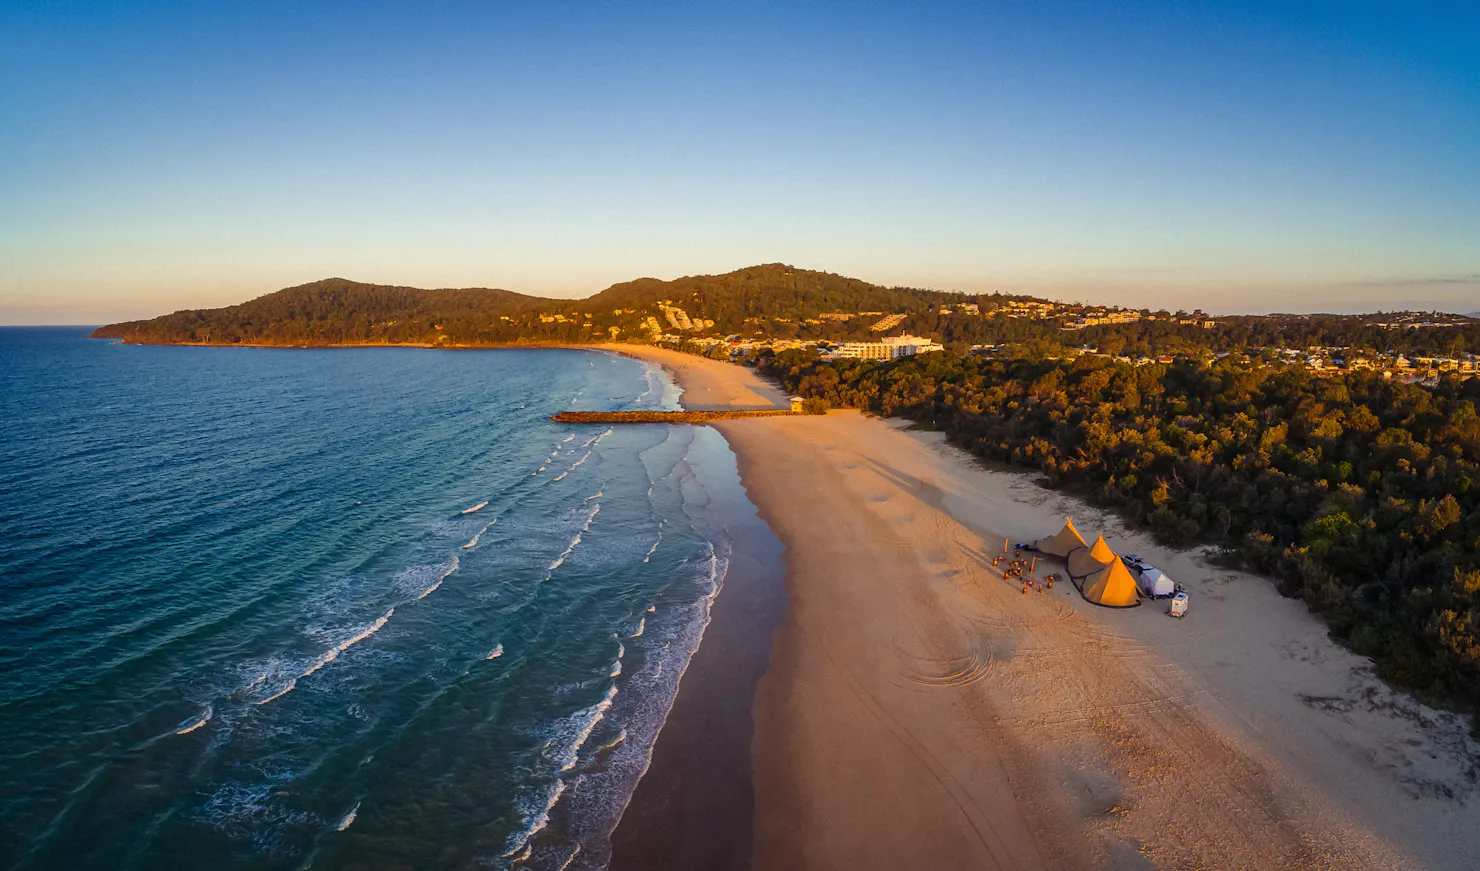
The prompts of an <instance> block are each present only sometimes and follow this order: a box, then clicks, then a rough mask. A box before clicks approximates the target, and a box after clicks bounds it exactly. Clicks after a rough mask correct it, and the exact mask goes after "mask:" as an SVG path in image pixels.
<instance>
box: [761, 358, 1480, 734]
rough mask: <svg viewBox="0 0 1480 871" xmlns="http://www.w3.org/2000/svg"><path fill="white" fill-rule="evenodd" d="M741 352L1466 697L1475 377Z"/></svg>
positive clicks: (1470, 678)
mask: <svg viewBox="0 0 1480 871" xmlns="http://www.w3.org/2000/svg"><path fill="white" fill-rule="evenodd" d="M758 362H759V365H760V367H761V369H762V371H764V372H766V373H768V374H770V375H772V376H773V377H776V378H778V379H779V380H780V381H781V382H782V383H783V384H784V385H785V387H786V389H788V390H791V391H793V392H796V393H799V394H801V395H802V396H806V397H818V398H821V399H823V400H826V401H827V402H829V403H830V404H832V405H834V406H846V407H852V408H859V409H863V410H866V411H871V412H874V413H877V414H881V415H889V416H898V417H903V418H908V419H911V420H915V421H920V422H922V423H924V424H928V425H929V426H931V427H934V428H937V429H939V430H942V431H944V432H945V433H946V434H947V435H948V436H949V437H950V439H951V440H952V441H953V442H955V443H956V444H958V445H960V446H962V447H965V448H967V449H968V450H970V451H972V452H974V453H976V454H977V455H979V456H982V457H985V458H991V459H994V460H1003V461H1007V462H1010V463H1013V464H1015V465H1018V466H1022V467H1026V468H1031V469H1037V470H1039V471H1041V472H1042V473H1043V474H1044V475H1045V476H1046V477H1047V479H1048V481H1049V483H1050V484H1052V485H1053V486H1057V487H1063V488H1067V489H1070V490H1073V491H1075V492H1077V493H1080V494H1082V495H1085V496H1087V497H1089V498H1091V499H1092V500H1093V501H1095V502H1097V503H1099V504H1101V505H1105V506H1109V507H1113V508H1116V509H1119V510H1120V512H1121V513H1123V514H1124V515H1125V516H1127V517H1128V519H1130V520H1131V521H1132V522H1134V523H1138V524H1142V525H1144V526H1147V527H1149V528H1150V529H1152V530H1154V531H1155V532H1156V533H1157V534H1158V535H1159V536H1160V537H1162V538H1163V539H1165V540H1166V541H1168V542H1170V543H1174V544H1183V545H1186V544H1193V543H1213V544H1216V545H1218V546H1219V547H1221V548H1222V555H1223V557H1224V558H1225V559H1226V560H1228V561H1230V562H1233V563H1236V564H1239V565H1242V566H1245V567H1247V568H1250V569H1252V570H1255V571H1258V572H1261V573H1265V574H1268V575H1271V576H1273V577H1274V578H1275V579H1276V580H1277V581H1278V583H1279V585H1280V588H1281V590H1282V591H1283V592H1284V593H1286V594H1287V595H1290V596H1296V597H1299V598H1301V599H1303V600H1305V601H1306V602H1307V603H1308V604H1309V605H1310V607H1311V608H1312V609H1314V610H1315V611H1318V612H1320V613H1321V614H1322V615H1324V617H1325V618H1326V620H1327V621H1328V623H1329V625H1330V627H1331V630H1332V632H1333V633H1334V634H1335V635H1336V636H1337V637H1338V638H1339V639H1340V640H1342V641H1343V642H1344V643H1346V644H1347V645H1348V646H1349V647H1351V648H1352V649H1353V650H1355V651H1357V652H1358V653H1362V654H1365V655H1368V656H1370V657H1372V659H1373V660H1374V661H1375V662H1376V663H1377V667H1378V670H1379V672H1380V674H1382V676H1383V677H1385V678H1386V679H1388V680H1389V681H1391V682H1393V683H1395V684H1397V685H1400V686H1403V687H1406V688H1409V689H1413V690H1417V691H1419V692H1420V693H1422V694H1425V695H1427V696H1428V697H1430V698H1433V699H1438V700H1447V701H1450V702H1455V701H1458V702H1460V703H1461V704H1462V705H1463V706H1466V707H1469V708H1471V709H1472V710H1473V708H1474V707H1475V706H1476V705H1477V704H1480V413H1477V404H1480V379H1471V380H1468V381H1461V380H1459V379H1458V378H1456V377H1450V378H1447V379H1445V380H1444V381H1443V382H1441V383H1440V384H1439V386H1438V387H1437V388H1427V387H1422V386H1418V385H1414V384H1406V383H1395V382H1393V381H1392V380H1388V379H1384V378H1381V377H1379V376H1377V375H1375V374H1370V373H1368V374H1363V373H1351V374H1346V375H1343V376H1340V377H1314V376H1313V375H1311V374H1310V373H1307V372H1304V371H1302V370H1300V369H1293V368H1284V367H1278V368H1277V367H1263V366H1257V365H1248V364H1242V365H1240V364H1235V363H1232V362H1223V363H1218V364H1215V365H1206V364H1194V363H1191V362H1184V363H1178V364H1172V365H1160V364H1157V365H1146V366H1130V365H1125V364H1122V363H1115V362H1112V361H1109V360H1106V359H1104V358H1100V357H1080V358H1078V359H1074V360H1048V359H1042V358H1034V357H1018V358H997V359H992V358H986V357H981V356H960V355H955V354H928V355H921V356H918V357H913V358H907V359H904V360H899V361H894V362H864V361H846V360H845V361H836V362H824V361H822V360H819V359H818V356H817V354H816V353H815V352H812V351H807V350H794V351H784V352H782V353H779V354H766V355H764V356H762V357H761V359H760V360H759V361H758Z"/></svg>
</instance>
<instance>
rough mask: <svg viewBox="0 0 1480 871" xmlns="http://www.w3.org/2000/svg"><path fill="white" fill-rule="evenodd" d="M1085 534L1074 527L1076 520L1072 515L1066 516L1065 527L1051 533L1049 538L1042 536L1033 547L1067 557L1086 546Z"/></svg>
mask: <svg viewBox="0 0 1480 871" xmlns="http://www.w3.org/2000/svg"><path fill="white" fill-rule="evenodd" d="M1084 546H1085V545H1084V536H1082V535H1080V534H1079V530H1077V529H1075V528H1074V520H1073V518H1070V517H1065V518H1064V528H1063V529H1060V530H1059V531H1058V532H1056V533H1054V534H1053V535H1050V536H1049V537H1048V538H1040V539H1038V541H1036V542H1034V543H1033V547H1034V548H1036V549H1037V550H1038V552H1039V553H1046V554H1048V555H1049V556H1056V557H1066V556H1068V555H1069V554H1071V553H1073V552H1074V551H1076V550H1078V549H1080V548H1082V547H1084Z"/></svg>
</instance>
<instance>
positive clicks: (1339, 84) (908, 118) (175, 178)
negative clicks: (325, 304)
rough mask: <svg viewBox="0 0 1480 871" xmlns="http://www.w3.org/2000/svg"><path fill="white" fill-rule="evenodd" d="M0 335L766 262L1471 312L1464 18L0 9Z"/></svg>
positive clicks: (1097, 8)
mask: <svg viewBox="0 0 1480 871" xmlns="http://www.w3.org/2000/svg"><path fill="white" fill-rule="evenodd" d="M0 34H3V35H4V36H3V38H0V323H40V322H53V323H91V322H101V321H105V320H110V319H119V318H125V317H141V316H149V315H153V314H158V313H162V312H166V311H172V310H174V309H177V308H182V307H198V306H213V305H222V304H228V303H232V302H237V301H240V300H242V299H246V298H250V297H253V296H257V295H260V294H262V293H266V292H269V291H271V290H275V289H277V288H280V287H284V286H288V285H293V284H300V283H303V282H307V281H312V280H315V279H318V278H323V277H327V276H343V277H347V278H354V279H358V280H362V281H374V282H386V283H398V284H410V285H415V286H421V287H438V286H454V287H459V286H492V287H505V288H508V289H511V290H518V291H522V292H527V293H538V294H545V295H556V296H585V295H587V294H589V293H593V292H595V291H597V290H600V289H601V288H604V287H606V286H607V285H609V284H611V283H613V282H616V281H624V280H627V279H630V278H634V277H637V276H643V275H651V276H656V277H660V278H672V277H676V276H679V275H686V274H694V273H712V272H724V271H728V270H731V269H736V268H740V267H742V266H748V265H751V264H755V263H761V262H773V261H781V262H787V263H792V264H795V265H798V266H803V267H807V268H813V269H824V270H828V271H832V272H839V273H843V274H848V275H854V276H857V277H860V278H864V279H867V280H871V281H876V282H879V283H885V284H909V285H914V286H925V287H937V288H944V289H955V290H964V291H973V292H975V291H990V290H1003V291H1015V292H1030V293H1039V294H1043V295H1047V296H1052V297H1057V298H1063V299H1078V300H1093V301H1097V302H1121V303H1125V304H1135V305H1155V306H1168V307H1172V308H1178V307H1183V308H1192V307H1197V306H1201V307H1202V308H1204V309H1207V310H1209V311H1215V312H1227V311H1271V310H1277V311H1355V310H1374V309H1379V308H1396V307H1409V306H1412V307H1424V308H1434V307H1437V308H1443V309H1449V310H1457V311H1476V310H1480V5H1477V4H1474V3H1463V4H1460V3H1455V4H1421V3H1420V4H1415V3H1401V4H1399V3H1391V4H1364V3H1360V2H1346V3H1329V4H1316V3H1300V2H1289V3H1242V4H1218V3H1196V2H1119V3H1115V2H1097V3H1046V2H1039V3H1028V2H1022V3H1017V2H1011V3H974V4H931V3H912V4H873V3H858V2H852V3H836V4H805V5H804V4H796V3H787V4H764V3H761V4H757V3H744V4H740V3H735V4H667V5H658V4H636V3H612V2H602V3H530V4H520V3H505V4H496V3H445V2H432V3H418V4H380V3H369V2H362V3H317V4H302V3H282V4H279V3H272V2H253V3H237V4H228V3H206V2H176V3H170V2H143V0H138V2H127V3H108V2H102V0H94V2H86V3H65V2H63V3H56V2H47V3H40V2H32V3H19V4H18V3H15V2H9V3H3V4H0Z"/></svg>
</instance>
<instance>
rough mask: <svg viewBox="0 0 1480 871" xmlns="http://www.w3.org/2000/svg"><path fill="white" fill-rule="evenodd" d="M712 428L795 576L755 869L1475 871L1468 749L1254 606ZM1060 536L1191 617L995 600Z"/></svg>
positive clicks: (848, 420) (1015, 498)
mask: <svg viewBox="0 0 1480 871" xmlns="http://www.w3.org/2000/svg"><path fill="white" fill-rule="evenodd" d="M622 350H624V351H627V352H628V353H633V349H626V348H624V349H622ZM637 353H639V354H640V355H641V356H644V357H646V358H648V359H653V360H656V361H658V362H661V363H663V364H664V365H665V366H668V367H669V368H670V370H671V371H673V372H674V374H675V375H676V376H677V378H678V380H679V381H680V384H681V385H682V386H683V387H684V389H685V396H684V401H685V404H686V405H688V404H689V401H690V397H696V398H698V399H699V404H711V403H722V402H724V401H725V399H726V398H728V397H736V398H740V399H741V400H742V401H744V402H746V403H747V404H753V403H754V402H755V401H756V400H755V399H754V397H761V398H762V399H764V398H766V397H770V398H771V399H772V400H773V401H774V400H775V399H777V398H779V396H780V394H779V392H777V391H775V390H774V389H773V388H770V387H768V386H766V385H763V384H761V383H760V382H759V380H758V379H756V377H755V376H754V374H753V373H751V372H749V371H748V370H744V369H742V368H740V367H736V366H731V365H729V364H724V363H718V362H713V361H706V360H702V359H699V358H695V357H687V356H680V355H676V354H673V353H672V352H662V351H639V352H637ZM716 426H717V428H718V429H719V430H720V431H721V432H722V433H723V434H724V435H725V437H726V439H727V440H728V441H729V443H730V445H731V447H732V449H733V450H734V451H735V453H736V455H737V457H738V458H739V463H740V472H741V477H742V480H743V482H744V484H745V487H746V489H747V492H748V494H749V495H750V497H751V499H752V500H753V501H754V502H755V504H756V505H757V506H759V508H760V511H761V515H762V517H763V518H764V519H765V520H766V521H767V522H768V523H769V524H770V526H771V528H772V530H773V531H774V532H775V533H776V535H777V536H778V537H779V538H780V539H781V541H782V542H783V544H784V545H785V546H786V548H787V551H786V554H785V557H784V561H785V563H786V566H787V579H786V589H787V594H788V596H789V603H788V606H787V611H786V615H785V618H784V620H783V623H782V626H781V628H780V629H779V630H778V631H777V633H776V636H775V643H774V647H773V649H772V655H771V666H770V669H769V671H768V672H767V673H766V675H765V676H764V677H763V678H762V679H761V682H760V686H759V690H758V692H757V697H756V705H755V711H754V715H755V737H754V743H753V746H752V759H753V764H754V777H755V784H754V788H755V802H756V806H755V815H754V826H755V833H754V841H753V848H752V854H753V867H755V868H758V869H766V871H769V869H799V868H819V869H833V868H838V869H844V868H848V869H854V868H857V869H872V868H888V869H899V868H1011V869H1018V868H1022V869H1031V868H1066V869H1067V868H1116V869H1121V868H1124V869H1133V868H1249V869H1267V868H1311V867H1315V868H1413V869H1418V868H1434V869H1455V871H1459V869H1473V868H1476V867H1480V825H1477V823H1480V810H1477V807H1476V802H1477V798H1480V795H1477V792H1480V787H1477V783H1476V776H1477V761H1476V760H1477V758H1480V748H1477V746H1476V745H1475V744H1474V742H1472V741H1470V740H1469V739H1468V738H1467V737H1466V735H1465V727H1464V724H1463V723H1462V722H1461V721H1460V720H1459V719H1458V718H1455V717H1452V716H1449V715H1446V714H1441V713H1439V712H1436V711H1433V710H1431V709H1429V708H1426V707H1424V706H1421V705H1418V704H1416V703H1414V702H1413V701H1411V700H1409V699H1407V698H1405V697H1402V696H1399V695H1395V694H1393V693H1391V692H1389V691H1388V690H1386V689H1385V688H1384V687H1382V685H1381V684H1380V683H1379V682H1377V681H1376V679H1375V678H1374V677H1373V675H1372V671H1371V667H1370V664H1369V663H1368V662H1367V661H1366V660H1364V659H1362V658H1360V657H1356V656H1353V655H1352V654H1350V653H1347V652H1345V651H1343V650H1342V649H1340V648H1339V647H1337V646H1336V645H1334V644H1333V643H1332V642H1331V641H1329V640H1328V638H1327V637H1326V633H1325V631H1324V630H1323V628H1322V627H1321V625H1320V624H1319V622H1318V621H1317V620H1316V619H1314V618H1312V617H1311V616H1310V615H1309V614H1308V613H1307V612H1306V611H1305V608H1304V606H1302V605H1301V604H1300V603H1298V602H1294V601H1291V600H1286V599H1283V598H1281V597H1280V596H1279V595H1278V594H1277V593H1276V592H1275V591H1274V588H1273V585H1272V584H1271V583H1270V582H1269V581H1267V580H1265V579H1261V578H1258V577H1252V576H1248V575H1244V574H1240V573H1236V572H1228V571H1224V570H1218V569H1214V568H1211V567H1210V566H1208V565H1207V564H1206V563H1205V562H1204V561H1202V560H1201V559H1200V557H1199V555H1198V554H1194V553H1179V552H1173V551H1169V550H1166V549H1163V548H1160V547H1158V546H1156V545H1155V544H1154V543H1152V542H1151V541H1149V540H1148V539H1146V538H1145V537H1144V536H1142V535H1139V534H1133V533H1130V532H1128V531H1126V530H1125V529H1123V528H1122V527H1121V526H1120V524H1118V523H1116V522H1115V521H1114V520H1113V519H1111V518H1109V517H1107V516H1104V515H1103V514H1102V513H1101V512H1098V511H1096V510H1093V509H1090V508H1089V507H1087V506H1085V505H1082V504H1080V503H1078V502H1077V501H1075V500H1073V499H1071V498H1067V497H1065V496H1063V495H1062V494H1059V493H1055V492H1052V491H1048V490H1045V489H1043V488H1041V487H1039V486H1037V485H1036V484H1035V483H1033V482H1032V480H1031V477H1030V476H1028V475H1024V474H1021V473H1012V472H1002V471H992V470H988V469H986V468H984V467H982V466H981V465H980V464H978V463H976V462H975V461H974V460H972V459H971V458H970V457H969V456H967V455H966V454H964V453H963V452H960V451H958V450H956V449H954V448H951V447H950V446H948V445H945V444H943V443H942V441H941V439H940V438H939V436H937V435H934V434H928V433H914V432H909V431H906V430H904V429H903V428H902V427H901V426H900V425H899V424H898V422H890V421H883V420H878V419H874V418H869V417H865V416H863V415H860V414H858V413H856V412H834V413H832V414H829V415H828V416H826V417H795V418H792V417H783V418H760V419H751V420H738V421H725V422H722V423H720V424H717V425H716ZM1065 514H1072V515H1073V516H1074V517H1075V522H1076V525H1078V526H1079V528H1080V530H1081V531H1083V532H1084V533H1085V534H1086V535H1087V536H1092V535H1093V534H1094V532H1096V531H1101V530H1103V531H1104V532H1105V533H1106V537H1107V539H1108V540H1109V542H1110V544H1111V546H1112V547H1114V548H1115V549H1116V550H1117V551H1119V552H1128V551H1133V552H1137V553H1139V554H1140V555H1141V556H1142V557H1144V558H1147V559H1150V560H1151V561H1153V562H1155V563H1156V564H1157V565H1159V566H1161V567H1162V568H1163V569H1165V570H1166V571H1168V573H1169V574H1171V575H1172V576H1173V577H1174V578H1175V579H1176V580H1178V581H1180V582H1182V583H1183V584H1185V585H1186V586H1187V587H1188V588H1189V589H1190V590H1191V591H1192V609H1191V613H1190V614H1189V616H1188V617H1187V618H1185V619H1184V620H1180V621H1178V620H1173V619H1171V618H1169V617H1167V616H1165V614H1164V608H1163V606H1162V605H1160V604H1158V603H1148V604H1147V605H1146V606H1145V607H1142V608H1138V609H1133V610H1129V611H1118V610H1117V611H1112V610H1106V609H1101V608H1096V607H1095V606H1093V605H1090V604H1088V603H1086V602H1084V601H1083V600H1082V599H1081V598H1080V597H1079V596H1078V594H1077V593H1076V592H1075V591H1074V589H1073V587H1072V586H1070V585H1069V584H1067V583H1064V584H1060V585H1058V586H1056V587H1055V588H1054V590H1052V591H1051V592H1031V593H1028V594H1027V595H1024V594H1023V593H1022V592H1021V588H1020V586H1019V585H1017V584H1014V583H1008V582H1006V581H1004V580H1003V578H1002V576H1001V574H1000V572H999V571H997V570H995V569H994V568H993V567H992V565H991V559H990V557H991V556H992V555H993V554H996V553H1000V552H1001V550H1002V541H1003V538H1004V537H1011V538H1012V539H1013V540H1014V541H1018V540H1028V539H1031V538H1036V537H1038V536H1040V535H1045V534H1048V533H1050V532H1053V531H1055V530H1056V529H1057V528H1058V526H1059V525H1060V524H1062V522H1063V516H1064V515H1065ZM1055 568H1057V567H1056V566H1053V565H1051V564H1050V565H1045V564H1043V563H1042V562H1040V568H1039V574H1040V575H1041V574H1044V573H1045V572H1046V571H1052V570H1054V569H1055ZM680 696H682V691H681V692H680ZM659 743H660V746H661V743H662V742H661V739H660V742H659Z"/></svg>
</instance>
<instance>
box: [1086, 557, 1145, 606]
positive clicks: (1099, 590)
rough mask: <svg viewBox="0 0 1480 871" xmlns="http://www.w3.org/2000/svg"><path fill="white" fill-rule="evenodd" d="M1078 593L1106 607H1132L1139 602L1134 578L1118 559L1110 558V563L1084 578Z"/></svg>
mask: <svg viewBox="0 0 1480 871" xmlns="http://www.w3.org/2000/svg"><path fill="white" fill-rule="evenodd" d="M1079 593H1080V595H1082V596H1084V598H1085V599H1087V600H1088V601H1090V602H1093V603H1095V604H1096V605H1104V606H1105V607H1106V608H1133V607H1135V606H1136V605H1139V604H1141V600H1140V598H1139V597H1138V595H1137V593H1138V591H1137V589H1136V579H1135V578H1133V577H1131V573H1130V570H1129V569H1127V568H1126V567H1125V563H1123V562H1121V561H1120V560H1118V559H1114V560H1111V561H1110V565H1108V566H1105V567H1104V568H1103V569H1100V570H1099V571H1098V572H1095V573H1094V574H1092V575H1090V576H1089V577H1087V578H1085V579H1084V586H1082V587H1080V588H1079Z"/></svg>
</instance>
